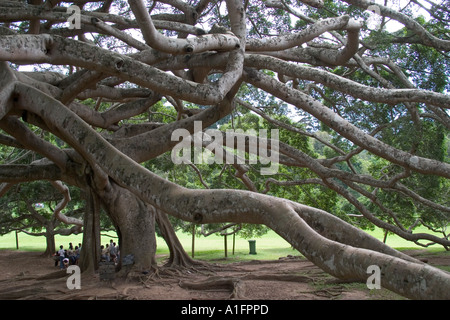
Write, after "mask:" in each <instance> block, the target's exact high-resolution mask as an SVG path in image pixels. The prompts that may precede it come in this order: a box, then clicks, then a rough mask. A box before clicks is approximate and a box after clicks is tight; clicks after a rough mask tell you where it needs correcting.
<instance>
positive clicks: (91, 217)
mask: <svg viewBox="0 0 450 320" xmlns="http://www.w3.org/2000/svg"><path fill="white" fill-rule="evenodd" d="M83 230H84V232H83V243H82V247H81V254H80V261H79V266H80V268H81V271H82V272H94V271H95V270H97V269H98V262H99V261H100V254H101V252H100V206H99V201H98V198H97V195H96V194H95V193H94V192H93V190H92V189H91V188H88V192H87V199H86V213H85V217H84V227H83Z"/></svg>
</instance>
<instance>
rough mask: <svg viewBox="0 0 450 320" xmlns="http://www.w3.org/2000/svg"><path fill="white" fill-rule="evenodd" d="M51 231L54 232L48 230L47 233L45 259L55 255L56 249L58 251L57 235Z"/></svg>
mask: <svg viewBox="0 0 450 320" xmlns="http://www.w3.org/2000/svg"><path fill="white" fill-rule="evenodd" d="M50 230H53V229H48V228H47V232H46V233H45V242H46V247H45V251H44V253H43V254H42V255H43V256H44V257H51V256H52V255H53V254H54V253H55V249H56V245H55V234H54V233H53V232H51V231H50Z"/></svg>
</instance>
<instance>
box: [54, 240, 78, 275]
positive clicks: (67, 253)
mask: <svg viewBox="0 0 450 320" xmlns="http://www.w3.org/2000/svg"><path fill="white" fill-rule="evenodd" d="M80 251H81V243H79V244H78V246H75V248H74V247H73V245H72V243H69V248H68V249H64V246H63V245H60V246H59V250H58V251H57V252H56V253H55V254H54V255H53V260H54V261H55V267H57V266H58V264H59V268H60V269H66V268H67V267H68V266H69V265H76V264H78V260H79V259H80Z"/></svg>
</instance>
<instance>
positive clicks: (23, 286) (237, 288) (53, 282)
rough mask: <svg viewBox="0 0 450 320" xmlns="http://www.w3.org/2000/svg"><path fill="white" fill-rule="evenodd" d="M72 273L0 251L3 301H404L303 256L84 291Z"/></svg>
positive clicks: (87, 280) (95, 284)
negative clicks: (73, 283)
mask: <svg viewBox="0 0 450 320" xmlns="http://www.w3.org/2000/svg"><path fill="white" fill-rule="evenodd" d="M411 254H412V255H415V256H418V255H421V254H422V256H421V257H424V258H426V259H427V260H428V263H429V264H431V265H439V266H450V255H448V254H443V255H440V256H436V255H430V254H423V252H419V251H417V250H415V251H414V252H412V253H411ZM70 275H71V274H68V273H67V272H66V270H63V271H60V270H59V267H55V266H54V262H53V259H52V258H48V257H47V258H44V257H42V256H41V254H40V253H36V252H23V251H4V250H0V300H5V299H25V300H29V299H31V300H42V299H45V300H231V299H237V300H239V299H245V300H368V299H371V300H373V299H383V300H386V299H402V298H401V297H400V296H398V295H396V294H394V293H392V292H389V291H387V290H384V289H380V290H369V289H368V288H367V287H366V285H365V284H364V283H343V282H341V281H338V280H337V279H335V278H333V277H331V276H329V275H328V274H326V273H324V272H323V271H322V270H321V269H319V268H317V267H316V266H315V265H313V264H312V263H311V262H309V261H308V260H306V259H304V258H301V257H292V256H289V257H283V258H280V259H279V260H277V261H259V260H255V261H249V262H240V263H229V264H228V263H227V264H225V263H213V264H207V265H205V266H202V267H196V268H195V269H184V270H175V269H165V268H159V269H158V271H157V272H156V273H152V274H146V275H144V274H136V273H132V276H131V277H129V278H128V279H118V278H116V279H114V280H101V279H100V276H99V274H98V273H96V274H89V275H87V274H84V273H83V274H82V276H81V289H79V290H77V289H73V290H70V289H68V288H67V279H68V277H69V276H70Z"/></svg>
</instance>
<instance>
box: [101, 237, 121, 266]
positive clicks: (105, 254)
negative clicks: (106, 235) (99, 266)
mask: <svg viewBox="0 0 450 320" xmlns="http://www.w3.org/2000/svg"><path fill="white" fill-rule="evenodd" d="M100 248H101V250H102V256H101V261H106V262H114V263H115V264H117V261H118V259H119V254H120V251H119V246H118V245H116V243H115V242H113V241H112V240H110V242H109V244H106V247H105V246H104V245H102V246H101V247H100Z"/></svg>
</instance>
